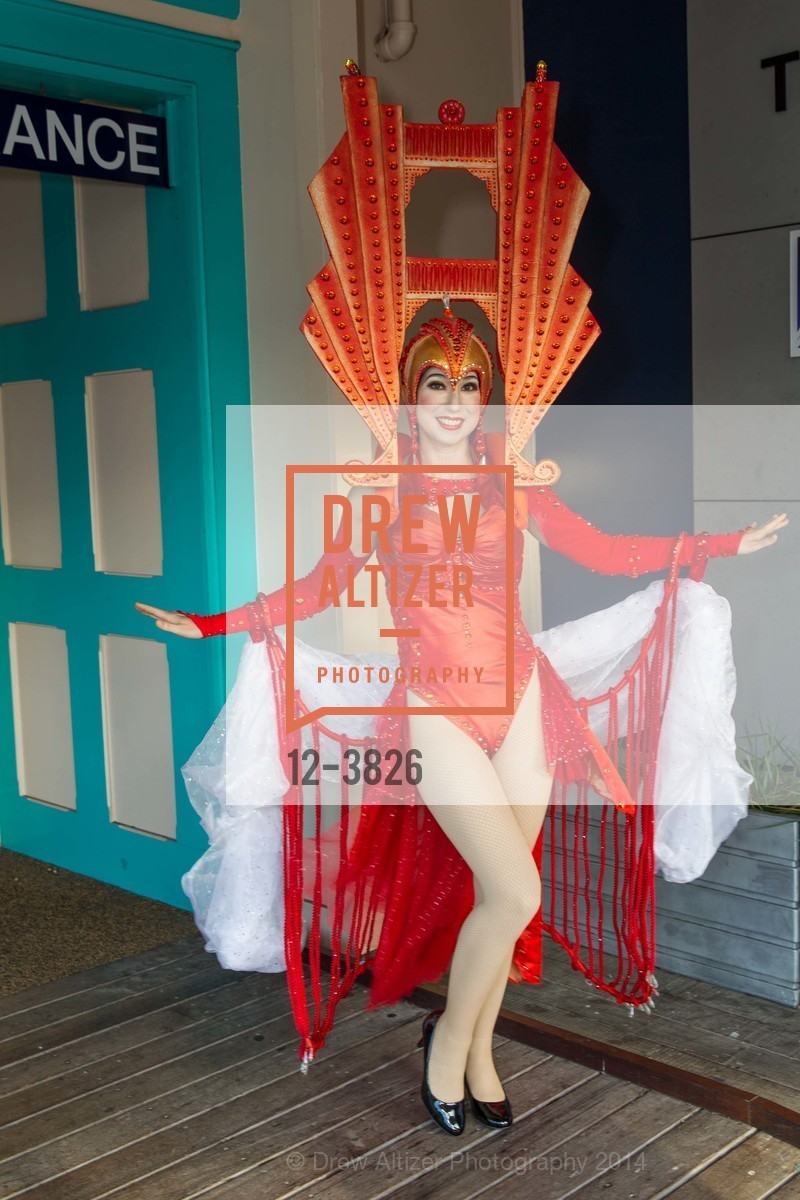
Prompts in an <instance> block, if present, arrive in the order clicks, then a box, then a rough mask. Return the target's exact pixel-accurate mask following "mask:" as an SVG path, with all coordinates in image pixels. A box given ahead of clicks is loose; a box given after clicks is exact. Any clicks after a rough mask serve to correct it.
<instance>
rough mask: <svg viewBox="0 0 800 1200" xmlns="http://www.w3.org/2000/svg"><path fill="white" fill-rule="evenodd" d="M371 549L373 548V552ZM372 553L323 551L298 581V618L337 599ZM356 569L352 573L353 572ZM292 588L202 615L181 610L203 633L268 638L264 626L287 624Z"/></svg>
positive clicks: (295, 583) (296, 616) (301, 618)
mask: <svg viewBox="0 0 800 1200" xmlns="http://www.w3.org/2000/svg"><path fill="white" fill-rule="evenodd" d="M370 553H371V552H370ZM369 557H370V554H366V555H363V556H362V557H359V556H358V555H356V554H354V553H353V551H352V550H350V549H347V550H333V551H328V552H327V553H325V554H323V556H322V558H321V559H320V560H319V562H318V563H317V565H316V566H315V567H314V568H313V569H312V570H311V571H309V573H308V575H304V576H303V578H302V579H297V580H295V582H294V585H293V588H294V604H295V610H294V612H295V620H297V621H302V620H304V618H306V617H313V616H314V614H315V613H318V612H322V611H323V609H326V608H328V607H329V605H330V604H332V603H333V598H334V593H335V594H336V595H337V596H339V595H341V593H342V592H343V591H344V589H345V588H346V587H347V584H348V582H349V581H350V579H351V578H355V576H356V575H357V574H358V573H359V571H360V570H361V568H362V567H363V566H364V564H365V563H366V562H367V560H368V559H369ZM351 569H352V575H351ZM287 602H288V589H287V587H286V586H285V585H284V586H283V587H282V588H278V589H277V591H274V592H270V594H269V595H268V596H267V595H265V594H264V592H259V593H258V595H257V596H256V598H255V600H251V601H249V602H248V603H247V604H242V605H241V606H240V607H239V608H232V609H230V610H229V611H228V612H221V613H214V614H212V615H211V616H201V615H200V614H199V613H191V612H184V611H183V609H182V608H179V609H178V610H177V611H178V612H180V613H183V616H185V617H189V618H190V619H191V620H192V621H194V623H195V625H196V626H197V628H198V629H199V630H200V632H201V633H202V635H203V637H213V636H214V635H215V634H219V633H239V632H241V630H243V629H246V630H249V632H250V634H251V636H252V638H253V641H254V642H260V641H263V639H264V629H265V627H266V626H271V625H285V624H286V613H287Z"/></svg>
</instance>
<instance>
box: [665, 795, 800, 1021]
mask: <svg viewBox="0 0 800 1200" xmlns="http://www.w3.org/2000/svg"><path fill="white" fill-rule="evenodd" d="M656 934H657V946H658V960H657V967H663V968H665V969H666V970H668V971H675V972H677V973H678V974H680V975H688V976H689V977H690V978H692V979H702V980H705V981H706V982H708V983H717V984H719V985H720V986H722V987H727V988H733V989H734V991H739V992H745V993H746V994H747V995H750V996H761V997H763V998H764V999H767V1000H774V1001H776V1002H777V1003H779V1004H786V1005H789V1006H790V1007H792V1008H797V1007H798V1005H799V1004H800V819H798V818H797V817H792V816H783V815H781V814H778V813H761V812H750V813H748V815H747V816H746V817H745V818H744V819H743V820H742V821H740V822H739V824H738V825H737V827H736V829H735V830H734V831H733V833H732V834H731V836H730V837H729V838H728V839H727V841H725V842H723V844H722V846H720V848H719V850H718V851H717V853H716V854H715V855H714V858H713V859H712V860H711V862H710V863H709V865H708V867H707V869H706V871H705V874H704V875H703V876H702V878H701V879H697V880H694V881H693V882H692V883H668V882H667V881H666V880H665V879H662V878H661V877H660V876H657V877H656Z"/></svg>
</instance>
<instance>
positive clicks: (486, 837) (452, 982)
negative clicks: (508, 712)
mask: <svg viewBox="0 0 800 1200" xmlns="http://www.w3.org/2000/svg"><path fill="white" fill-rule="evenodd" d="M409 703H410V704H411V705H415V706H416V705H419V706H421V707H430V706H427V705H426V704H425V702H424V701H423V700H420V699H419V698H418V697H417V696H415V695H413V694H409ZM409 727H410V735H411V738H412V742H413V745H414V746H415V748H417V749H419V750H420V751H421V752H422V760H421V765H422V780H421V782H420V784H419V791H420V795H421V796H422V799H423V801H424V802H425V804H426V805H427V806H428V807H429V809H430V811H431V813H432V815H433V817H434V819H435V820H436V821H437V822H438V823H439V825H440V826H441V827H442V829H443V830H444V832H445V834H446V835H447V837H448V838H449V839H450V841H451V842H452V843H453V845H454V846H455V847H456V849H457V850H458V851H459V853H460V854H461V855H462V857H463V858H464V861H465V862H466V863H467V865H468V866H469V867H470V869H471V870H472V872H473V874H474V877H475V880H476V883H477V885H478V886H479V887H480V896H481V899H480V900H479V901H478V902H477V903H476V904H475V906H474V907H473V909H472V911H471V912H470V913H469V915H468V916H467V918H466V919H465V921H464V923H463V925H462V926H461V929H460V931H459V935H458V941H457V943H456V947H455V950H454V952H453V958H452V961H451V964H450V973H449V979H448V985H447V1001H446V1006H445V1010H444V1012H443V1013H442V1015H441V1017H440V1018H439V1020H438V1022H437V1025H436V1031H435V1033H434V1036H433V1045H432V1048H431V1056H430V1062H429V1073H428V1082H429V1084H430V1088H431V1091H432V1092H433V1094H434V1095H435V1096H437V1097H438V1098H439V1099H440V1100H445V1101H451V1102H452V1101H456V1100H460V1099H461V1098H462V1097H463V1095H464V1072H465V1069H466V1063H467V1055H468V1053H469V1049H470V1045H471V1043H472V1036H473V1030H474V1027H475V1022H476V1020H477V1018H478V1015H479V1013H480V1012H481V1009H482V1008H483V1006H484V1004H485V1003H486V1000H487V998H488V996H489V993H490V991H491V990H492V989H493V988H494V987H495V985H496V980H497V978H498V974H499V972H500V971H501V970H504V969H506V967H507V964H508V961H509V957H510V954H511V952H512V951H513V948H514V944H515V942H516V940H517V938H518V937H519V935H520V933H521V932H522V930H523V929H524V928H525V927H526V925H527V924H528V923H529V921H530V920H531V918H532V917H533V916H534V914H535V913H536V912H537V910H538V907H539V904H540V903H541V885H540V881H539V872H538V870H537V868H536V863H535V862H534V860H533V856H532V854H531V851H530V847H529V845H528V842H527V840H526V838H525V837H524V836H523V833H522V830H521V828H520V824H519V822H518V820H517V818H516V816H515V815H514V813H513V811H512V809H511V806H510V805H509V803H508V801H507V799H506V794H505V792H504V790H503V787H502V785H501V783H500V780H499V778H498V775H497V772H496V771H495V769H494V766H493V765H492V762H491V761H490V760H489V758H488V757H487V756H486V754H485V753H484V752H483V750H482V749H481V748H480V746H478V745H477V743H476V742H474V741H473V740H472V739H471V738H470V737H469V735H468V734H466V733H465V732H464V731H463V730H462V729H460V728H459V727H458V726H457V725H455V724H454V723H453V722H452V721H449V720H448V719H447V717H443V716H439V715H437V714H432V715H425V716H422V715H420V716H415V715H414V714H413V713H412V714H410V715H409ZM510 732H511V731H510V730H509V735H510ZM479 1098H480V1099H487V1098H488V1097H485V1096H482V1095H481V1096H480V1097H479Z"/></svg>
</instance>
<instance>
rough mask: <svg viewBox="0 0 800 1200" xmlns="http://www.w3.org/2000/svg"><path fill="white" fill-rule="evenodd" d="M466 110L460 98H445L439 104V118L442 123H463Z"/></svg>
mask: <svg viewBox="0 0 800 1200" xmlns="http://www.w3.org/2000/svg"><path fill="white" fill-rule="evenodd" d="M466 115H467V110H466V109H465V108H464V105H463V104H462V103H461V101H460V100H445V101H444V102H443V103H442V104H440V105H439V120H440V121H441V123H442V124H443V125H463V124H464V117H465V116H466Z"/></svg>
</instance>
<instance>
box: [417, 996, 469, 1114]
mask: <svg viewBox="0 0 800 1200" xmlns="http://www.w3.org/2000/svg"><path fill="white" fill-rule="evenodd" d="M443 1012H444V1009H443V1008H437V1009H434V1011H433V1012H429V1013H427V1014H426V1015H425V1017H424V1019H423V1022H422V1037H421V1038H420V1039H419V1041H418V1042H417V1047H418V1048H419V1047H420V1046H424V1048H425V1049H424V1052H423V1066H422V1087H421V1089H420V1094H421V1096H422V1103H423V1104H424V1105H425V1107H426V1108H427V1110H428V1112H429V1113H430V1114H431V1116H432V1117H433V1119H434V1121H435V1122H436V1124H437V1125H439V1126H440V1127H441V1128H442V1129H444V1131H445V1132H446V1133H452V1134H459V1133H463V1132H464V1125H465V1124H466V1113H465V1108H464V1101H463V1100H437V1098H436V1096H434V1094H433V1092H432V1091H431V1089H430V1087H429V1086H428V1060H429V1058H430V1053H431V1041H432V1039H433V1031H434V1029H435V1028H436V1022H437V1021H438V1019H439V1017H440V1016H441V1015H442V1013H443Z"/></svg>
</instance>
